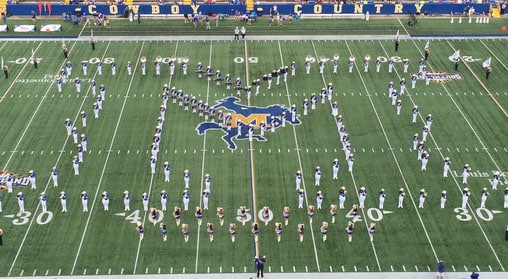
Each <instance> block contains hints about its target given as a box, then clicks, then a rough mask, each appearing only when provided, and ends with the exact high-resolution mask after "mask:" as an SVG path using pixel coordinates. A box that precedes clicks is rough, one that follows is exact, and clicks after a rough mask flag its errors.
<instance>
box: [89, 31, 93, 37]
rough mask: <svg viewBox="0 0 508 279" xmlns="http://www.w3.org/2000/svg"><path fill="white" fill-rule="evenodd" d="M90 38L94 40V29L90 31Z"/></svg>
mask: <svg viewBox="0 0 508 279" xmlns="http://www.w3.org/2000/svg"><path fill="white" fill-rule="evenodd" d="M90 37H92V38H93V29H90Z"/></svg>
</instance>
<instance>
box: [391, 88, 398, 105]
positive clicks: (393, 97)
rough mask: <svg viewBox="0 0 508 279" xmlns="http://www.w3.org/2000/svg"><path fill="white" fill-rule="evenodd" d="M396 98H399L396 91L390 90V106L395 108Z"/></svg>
mask: <svg viewBox="0 0 508 279" xmlns="http://www.w3.org/2000/svg"><path fill="white" fill-rule="evenodd" d="M398 97H399V93H398V92H397V90H396V89H393V90H392V106H395V104H396V103H397V98H398Z"/></svg>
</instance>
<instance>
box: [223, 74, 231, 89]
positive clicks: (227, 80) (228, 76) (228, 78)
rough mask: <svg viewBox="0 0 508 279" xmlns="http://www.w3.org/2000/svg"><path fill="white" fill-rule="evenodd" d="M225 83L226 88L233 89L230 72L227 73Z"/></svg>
mask: <svg viewBox="0 0 508 279" xmlns="http://www.w3.org/2000/svg"><path fill="white" fill-rule="evenodd" d="M224 83H225V84H226V90H231V85H232V84H233V79H232V78H231V75H230V74H227V75H226V79H225V80H224Z"/></svg>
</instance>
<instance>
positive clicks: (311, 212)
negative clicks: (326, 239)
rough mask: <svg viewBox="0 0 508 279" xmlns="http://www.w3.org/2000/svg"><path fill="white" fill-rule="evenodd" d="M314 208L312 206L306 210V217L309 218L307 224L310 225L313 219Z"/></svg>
mask: <svg viewBox="0 0 508 279" xmlns="http://www.w3.org/2000/svg"><path fill="white" fill-rule="evenodd" d="M314 210H315V207H314V206H313V205H309V207H308V208H307V217H309V223H310V224H312V218H313V217H314Z"/></svg>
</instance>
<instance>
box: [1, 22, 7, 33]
mask: <svg viewBox="0 0 508 279" xmlns="http://www.w3.org/2000/svg"><path fill="white" fill-rule="evenodd" d="M8 29H9V28H8V27H7V24H2V25H0V32H7V30H8Z"/></svg>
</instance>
